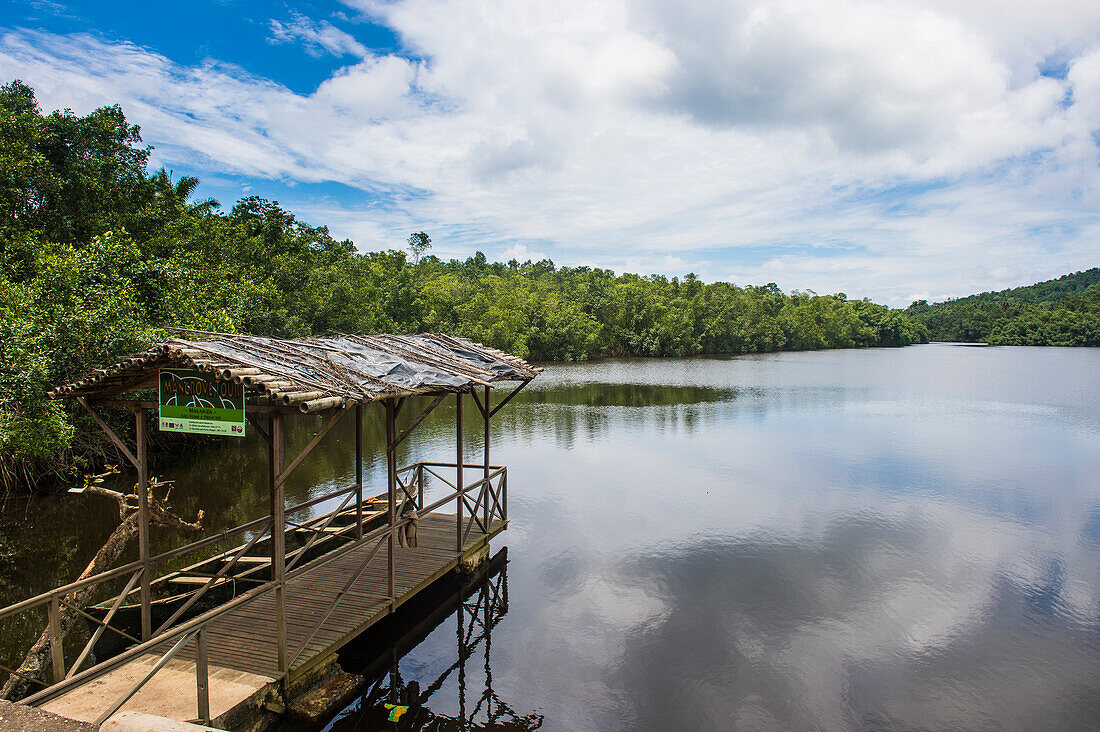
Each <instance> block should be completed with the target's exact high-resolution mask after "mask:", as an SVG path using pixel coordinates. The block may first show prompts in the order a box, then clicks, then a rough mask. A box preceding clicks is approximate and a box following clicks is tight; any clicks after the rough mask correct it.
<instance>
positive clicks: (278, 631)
mask: <svg viewBox="0 0 1100 732" xmlns="http://www.w3.org/2000/svg"><path fill="white" fill-rule="evenodd" d="M284 448H285V445H284V434H283V415H282V414H280V413H279V412H272V414H271V451H270V457H271V465H270V473H271V477H270V488H271V575H272V579H273V580H274V581H275V642H276V643H277V644H278V656H279V671H281V672H283V673H286V672H287V671H289V670H290V669H289V668H288V665H287V647H286V588H285V587H284V586H283V583H284V582H285V581H286V497H285V479H284V478H283V477H282V472H283V450H284Z"/></svg>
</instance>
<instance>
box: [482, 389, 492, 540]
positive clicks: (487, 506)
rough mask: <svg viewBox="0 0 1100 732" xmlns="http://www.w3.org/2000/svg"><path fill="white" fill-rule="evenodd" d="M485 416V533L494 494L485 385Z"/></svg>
mask: <svg viewBox="0 0 1100 732" xmlns="http://www.w3.org/2000/svg"><path fill="white" fill-rule="evenodd" d="M483 414H484V416H485V483H484V485H482V486H481V489H482V490H483V491H485V493H484V494H483V495H484V497H485V500H484V501H483V503H484V506H482V509H481V510H482V516H483V517H484V518H485V533H486V534H488V533H489V496H490V495H492V494H491V493H490V489H489V387H488V386H486V387H485V404H484V412H483Z"/></svg>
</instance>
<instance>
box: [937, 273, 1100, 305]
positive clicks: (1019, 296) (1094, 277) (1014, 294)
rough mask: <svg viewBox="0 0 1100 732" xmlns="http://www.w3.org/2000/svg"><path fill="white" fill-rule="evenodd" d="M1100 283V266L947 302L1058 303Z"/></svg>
mask: <svg viewBox="0 0 1100 732" xmlns="http://www.w3.org/2000/svg"><path fill="white" fill-rule="evenodd" d="M1096 284H1100V267H1093V268H1092V269H1086V270H1085V271H1084V272H1074V273H1073V274H1064V275H1062V276H1061V277H1058V278H1057V279H1053V280H1047V281H1046V282H1037V283H1035V284H1034V285H1026V286H1024V287H1013V288H1012V289H1011V290H999V291H998V292H983V293H980V294H978V295H967V296H966V297H960V298H959V299H957V300H948V301H947V302H949V303H950V302H954V303H964V302H977V301H980V302H997V301H1003V300H1019V301H1020V302H1030V303H1034V304H1039V303H1057V302H1061V300H1062V298H1064V297H1065V296H1066V295H1080V294H1082V293H1084V292H1085V291H1086V290H1088V289H1089V288H1090V287H1092V286H1093V285H1096ZM946 304H947V303H937V304H936V305H934V306H933V307H940V306H943V305H946Z"/></svg>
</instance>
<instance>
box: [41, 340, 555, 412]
mask: <svg viewBox="0 0 1100 732" xmlns="http://www.w3.org/2000/svg"><path fill="white" fill-rule="evenodd" d="M201 335H202V337H201V338H195V339H184V338H172V339H169V340H168V341H165V342H164V343H160V344H158V345H156V346H154V347H152V348H150V349H148V350H147V351H143V352H141V353H138V354H135V355H133V356H130V357H128V358H124V359H122V360H121V361H119V362H118V363H116V364H114V365H112V366H108V367H107V368H105V369H98V370H96V371H94V372H92V373H91V374H89V375H87V376H86V377H84V378H83V379H80V380H79V381H75V382H73V383H71V384H67V385H65V386H61V387H58V388H57V389H55V390H53V391H51V392H50V396H51V397H53V398H63V397H78V396H83V397H107V396H113V395H115V394H119V393H122V392H125V391H133V390H136V389H143V388H149V387H150V386H151V384H152V381H153V380H155V378H156V372H157V371H158V370H159V369H160V368H192V369H197V370H200V371H206V372H209V373H213V374H215V375H216V376H217V377H218V378H222V379H231V380H233V381H235V382H236V383H241V384H244V385H245V387H246V388H249V389H252V390H253V391H254V392H258V393H259V394H261V395H263V396H267V397H270V398H271V399H273V400H275V401H277V402H278V403H281V404H284V405H298V406H299V407H300V408H301V410H302V411H304V412H313V411H319V410H321V409H329V408H332V407H336V406H341V405H344V406H346V405H347V404H349V403H357V402H370V401H377V400H379V399H386V398H390V397H402V396H412V395H416V394H440V393H446V392H464V391H470V390H471V389H473V388H476V387H478V386H488V385H490V384H492V383H493V382H497V381H530V380H531V379H533V378H535V376H537V375H538V373H539V371H541V369H538V368H534V367H532V366H531V365H530V364H528V363H527V362H526V361H524V360H523V359H521V358H519V357H517V356H512V355H510V354H507V353H504V352H502V351H498V350H496V349H494V348H489V347H487V346H484V345H482V344H480V343H475V342H474V341H471V340H468V339H466V338H457V337H454V336H447V335H442V334H439V333H422V334H420V335H389V334H381V335H372V336H358V335H335V336H324V337H315V338H267V337H263V336H249V335H237V334H231V333H204V334H201Z"/></svg>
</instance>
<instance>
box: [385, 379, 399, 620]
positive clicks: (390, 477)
mask: <svg viewBox="0 0 1100 732" xmlns="http://www.w3.org/2000/svg"><path fill="white" fill-rule="evenodd" d="M396 438H397V415H396V410H395V409H394V404H393V399H387V400H386V495H387V497H388V504H389V507H388V509H387V511H386V516H387V518H388V519H389V524H390V533H389V536H388V537H386V541H387V548H386V562H387V568H386V576H387V578H388V581H389V584H388V587H389V594H390V607H391V608H392V607H393V603H394V602H396V595H395V594H394V591H393V574H394V566H393V525H394V522H395V521H396V519H397V512H396V511H395V508H396V506H395V505H394V504H395V502H396V501H397V445H395V444H394V440H395V439H396Z"/></svg>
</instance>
